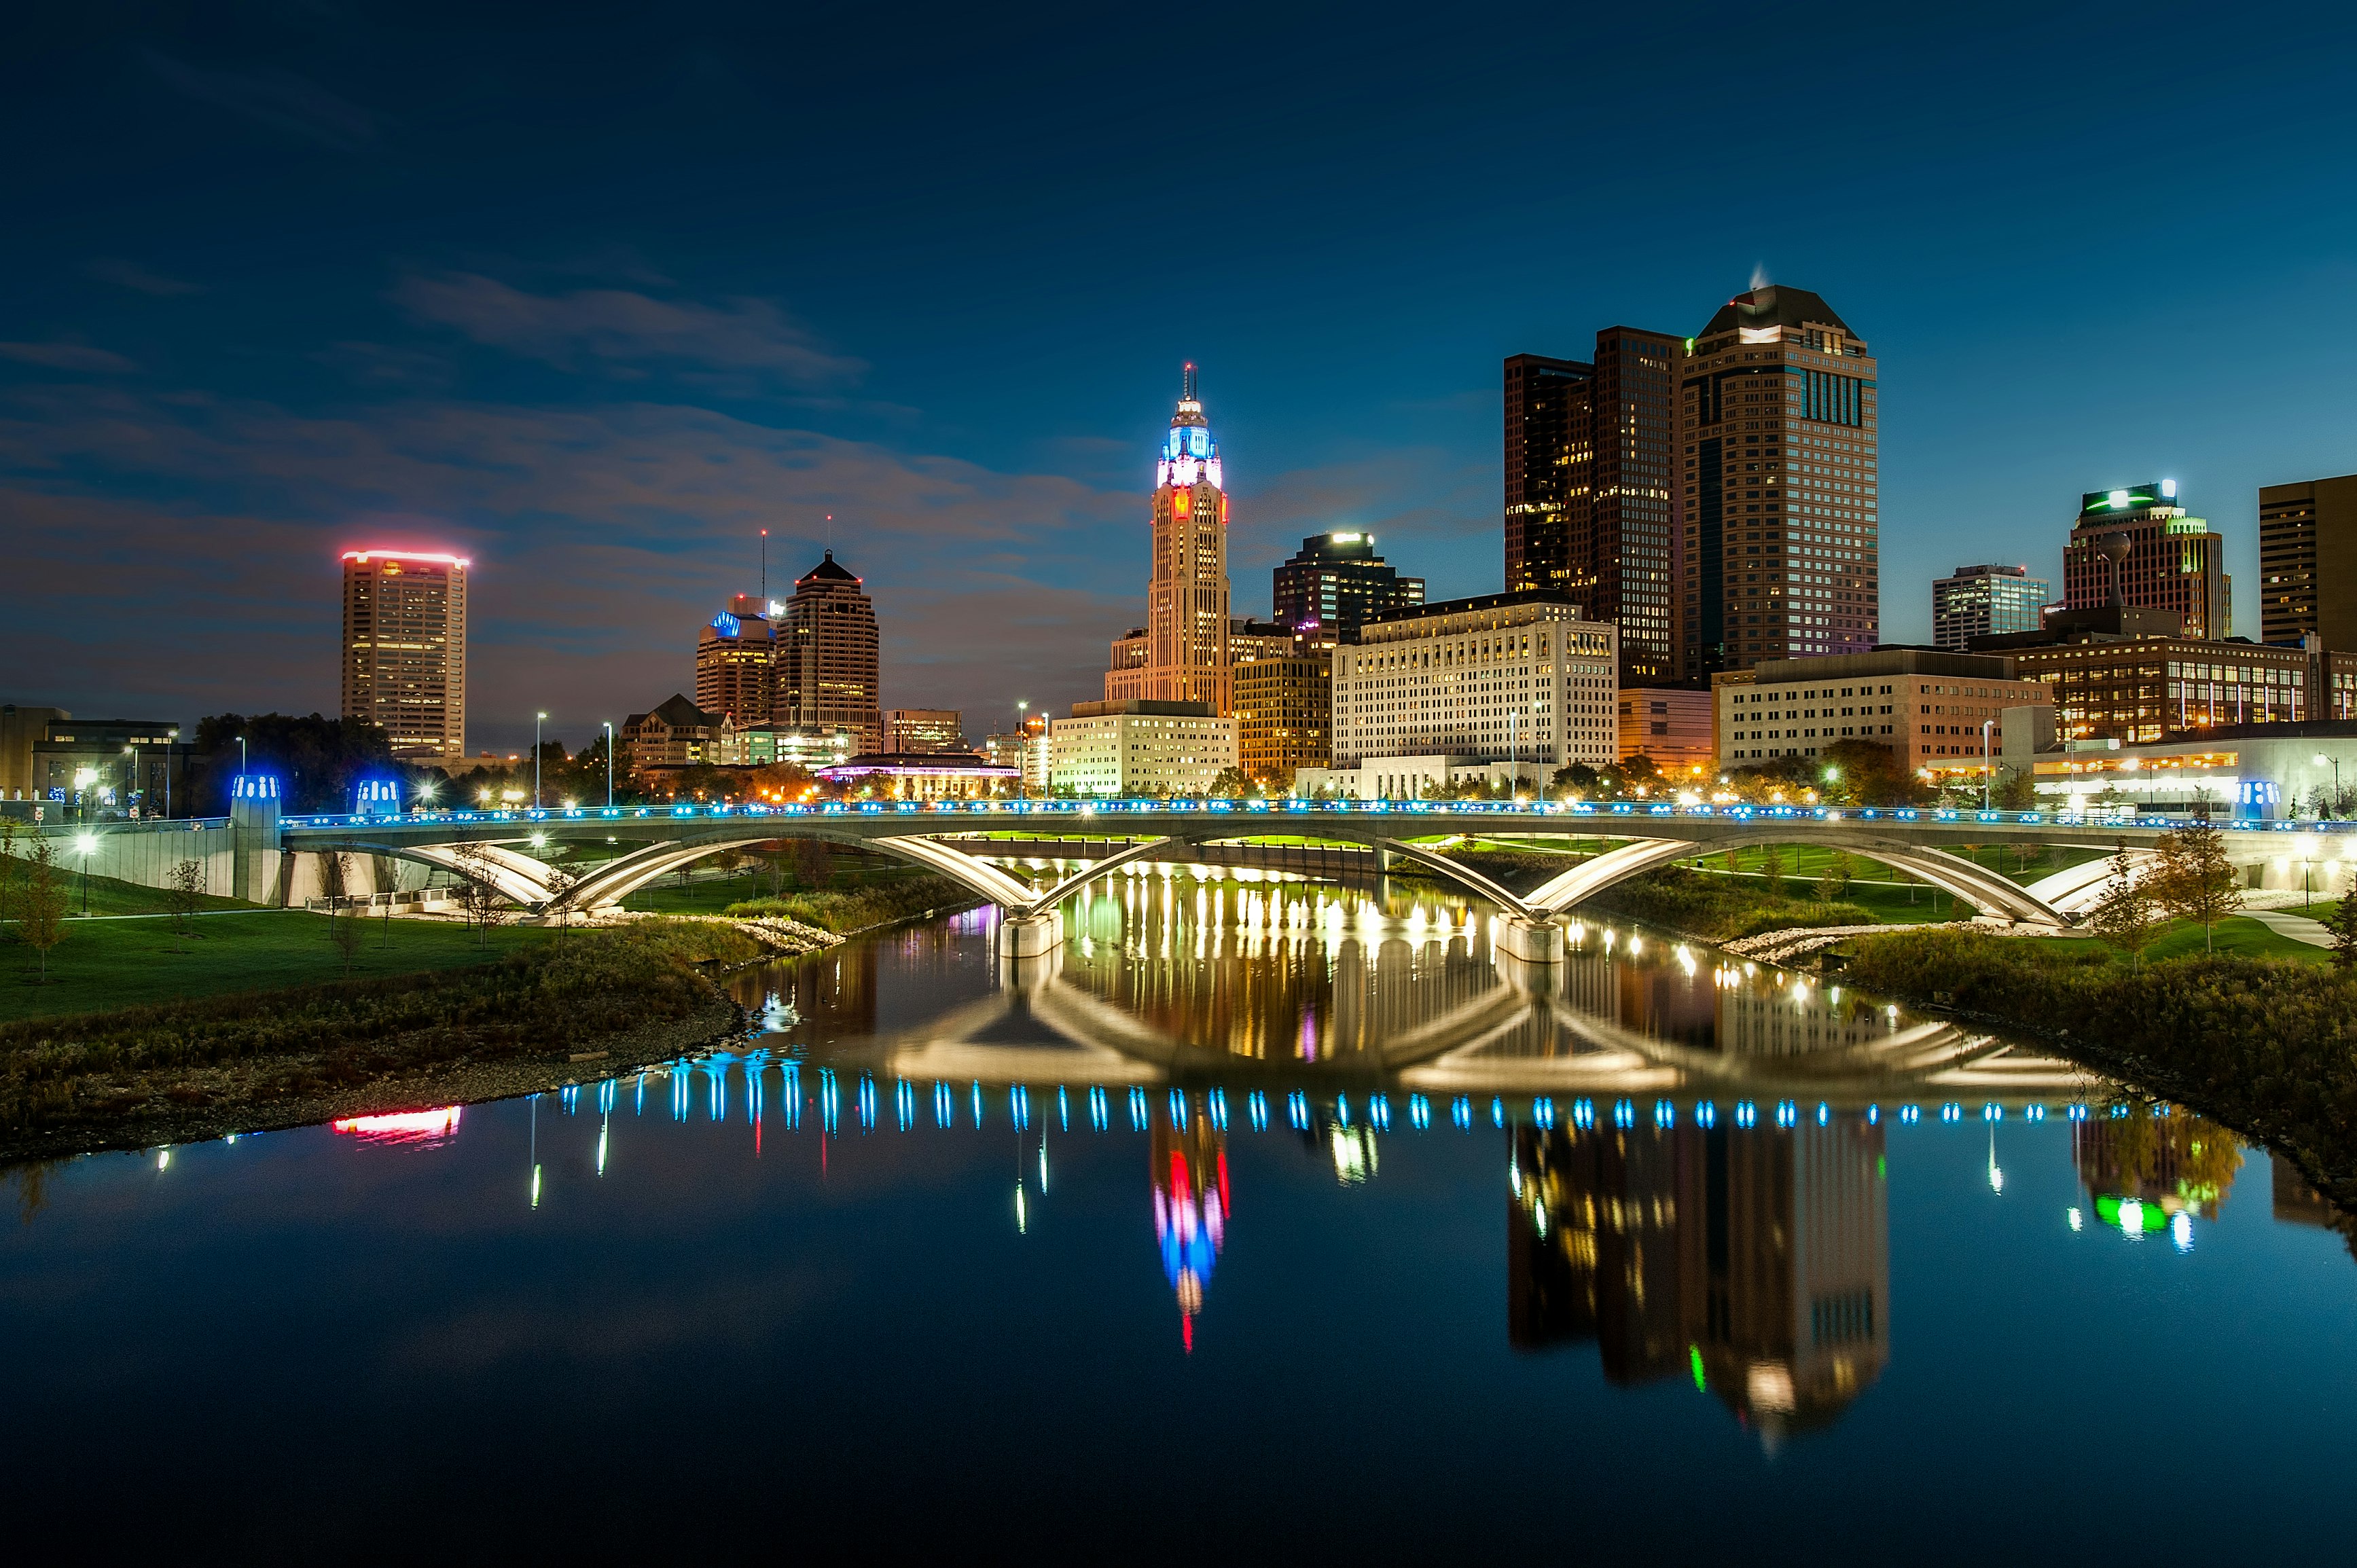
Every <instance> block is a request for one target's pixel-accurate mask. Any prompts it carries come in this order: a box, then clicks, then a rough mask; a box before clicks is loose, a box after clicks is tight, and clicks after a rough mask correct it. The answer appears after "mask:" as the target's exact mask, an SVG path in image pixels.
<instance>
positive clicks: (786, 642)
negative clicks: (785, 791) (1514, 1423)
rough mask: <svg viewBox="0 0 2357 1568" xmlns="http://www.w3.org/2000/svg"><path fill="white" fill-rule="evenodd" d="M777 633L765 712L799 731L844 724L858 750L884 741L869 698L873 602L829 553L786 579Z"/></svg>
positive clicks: (873, 694)
mask: <svg viewBox="0 0 2357 1568" xmlns="http://www.w3.org/2000/svg"><path fill="white" fill-rule="evenodd" d="M785 609H786V614H785V622H784V625H783V626H781V627H780V628H779V633H778V664H777V668H778V696H777V702H776V704H775V705H774V706H773V707H772V708H771V710H770V713H771V716H772V717H774V718H775V719H777V720H778V721H779V722H780V723H781V724H787V725H793V726H794V727H795V728H797V729H802V730H827V729H847V730H851V731H854V732H856V734H857V735H858V736H859V749H860V750H862V751H880V750H882V749H883V747H884V712H883V709H882V708H881V707H880V706H879V705H878V703H877V662H878V659H877V633H876V605H875V601H873V600H871V599H870V598H869V597H868V596H867V595H866V592H865V591H863V588H862V585H861V580H860V579H859V578H857V577H856V576H854V575H851V573H850V572H848V571H846V570H845V569H844V567H843V566H841V565H840V564H837V563H836V561H835V559H834V551H832V550H830V551H828V552H827V553H826V558H825V559H824V560H823V561H821V562H820V563H819V564H817V565H815V566H813V567H812V568H811V569H810V570H809V571H807V572H805V573H803V574H802V575H801V576H800V577H799V578H797V579H795V582H794V596H793V597H792V598H791V599H789V600H787V601H786V607H785Z"/></svg>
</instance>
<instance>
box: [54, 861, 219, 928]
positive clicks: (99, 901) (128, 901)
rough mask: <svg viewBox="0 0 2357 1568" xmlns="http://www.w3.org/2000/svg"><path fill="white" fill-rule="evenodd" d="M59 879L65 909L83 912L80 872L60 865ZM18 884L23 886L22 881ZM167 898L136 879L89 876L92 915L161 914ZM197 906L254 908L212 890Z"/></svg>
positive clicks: (161, 890)
mask: <svg viewBox="0 0 2357 1568" xmlns="http://www.w3.org/2000/svg"><path fill="white" fill-rule="evenodd" d="M16 875H17V876H18V877H19V878H20V879H21V878H22V877H23V875H25V874H24V870H23V868H22V867H21V866H20V867H18V868H17V871H16ZM58 881H59V883H60V884H61V885H62V886H64V888H65V892H66V912H67V913H68V914H70V915H75V916H79V915H81V912H82V897H83V878H82V875H81V872H79V871H75V870H73V869H72V868H71V867H70V866H65V865H60V866H59V868H58ZM19 885H20V886H21V880H20V884H19ZM166 898H167V894H166V893H165V890H164V889H163V888H161V887H147V886H142V885H140V884H139V883H136V882H118V881H116V880H115V879H114V878H113V877H112V876H93V877H91V878H90V879H89V899H90V912H91V914H93V915H161V914H163V913H165V912H166V911H167V909H168V908H170V906H169V905H168V904H167V903H166V901H165V900H166ZM197 907H198V908H200V909H251V908H253V905H251V904H246V903H241V902H240V901H239V900H237V899H235V898H216V897H213V896H212V895H211V894H210V893H204V894H199V895H198V897H197Z"/></svg>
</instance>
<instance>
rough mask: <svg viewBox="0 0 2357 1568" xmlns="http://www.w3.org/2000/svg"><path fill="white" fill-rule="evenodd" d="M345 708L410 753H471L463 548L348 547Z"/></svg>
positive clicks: (435, 757)
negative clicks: (447, 551)
mask: <svg viewBox="0 0 2357 1568" xmlns="http://www.w3.org/2000/svg"><path fill="white" fill-rule="evenodd" d="M343 563H344V646H343V716H344V717H346V718H348V719H358V720H360V721H361V722H362V723H364V724H372V725H380V726H381V727H382V729H383V730H384V732H385V734H386V736H389V737H390V738H391V740H392V742H393V755H394V756H395V757H400V758H402V759H403V760H404V761H407V762H418V763H425V764H433V765H445V764H447V765H455V764H457V763H458V762H459V761H461V760H463V759H464V758H465V757H466V755H467V568H468V562H467V560H466V559H465V558H464V557H462V556H457V555H429V554H418V553H412V552H409V551H405V550H347V551H345V552H344V555H343Z"/></svg>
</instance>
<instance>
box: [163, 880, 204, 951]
mask: <svg viewBox="0 0 2357 1568" xmlns="http://www.w3.org/2000/svg"><path fill="white" fill-rule="evenodd" d="M204 898H205V868H204V866H203V865H202V864H200V863H199V862H197V861H193V860H184V861H181V862H180V863H179V864H178V865H175V866H173V867H172V871H171V876H170V879H169V880H168V881H167V882H166V884H165V886H164V907H165V908H167V909H168V910H170V911H171V915H172V950H173V951H174V952H186V951H188V948H187V947H186V946H185V945H184V944H185V943H186V942H187V940H188V927H189V925H190V924H191V923H192V922H193V921H194V920H195V918H196V913H197V910H198V909H199V908H200V907H201V906H202V905H203V903H204Z"/></svg>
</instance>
